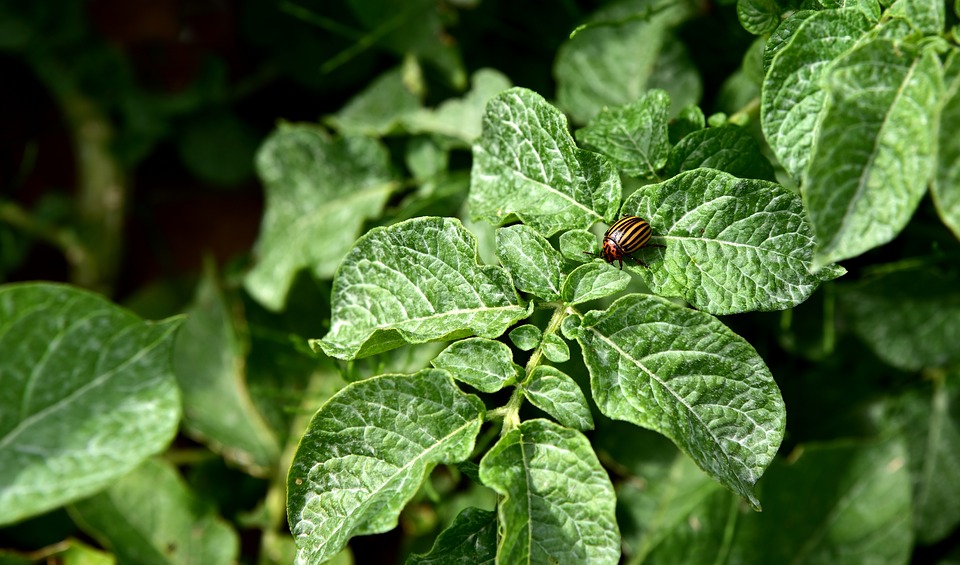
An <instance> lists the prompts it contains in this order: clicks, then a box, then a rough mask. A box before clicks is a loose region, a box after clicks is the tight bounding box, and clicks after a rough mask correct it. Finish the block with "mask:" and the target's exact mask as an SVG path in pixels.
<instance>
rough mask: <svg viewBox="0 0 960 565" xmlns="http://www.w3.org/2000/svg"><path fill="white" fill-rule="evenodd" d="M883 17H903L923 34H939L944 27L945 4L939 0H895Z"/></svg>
mask: <svg viewBox="0 0 960 565" xmlns="http://www.w3.org/2000/svg"><path fill="white" fill-rule="evenodd" d="M884 17H888V18H904V19H905V20H907V21H908V22H909V23H910V27H912V28H913V29H915V30H917V31H919V32H920V33H922V34H924V35H939V34H941V33H943V30H944V27H945V23H944V22H945V21H946V6H945V2H942V1H941V0H909V1H907V0H897V1H896V2H894V3H893V5H892V6H890V7H889V8H887V11H886V13H885V14H884Z"/></svg>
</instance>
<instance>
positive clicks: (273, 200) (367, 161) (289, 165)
mask: <svg viewBox="0 0 960 565" xmlns="http://www.w3.org/2000/svg"><path fill="white" fill-rule="evenodd" d="M257 170H258V172H259V173H260V178H261V179H262V180H263V182H264V184H265V185H266V198H267V209H266V212H265V214H264V216H263V224H262V226H261V228H260V236H259V239H258V240H257V255H258V260H257V264H256V266H255V267H254V268H253V270H252V271H250V273H249V274H248V275H247V278H246V280H245V281H244V284H245V286H246V288H247V290H248V291H249V292H250V294H251V295H253V296H254V297H255V298H256V299H257V301H258V302H260V303H261V304H263V305H264V306H266V307H267V308H269V309H271V310H280V309H281V308H282V307H283V304H284V301H285V300H286V297H287V292H288V291H289V289H290V285H291V284H293V279H294V277H295V276H296V274H297V271H299V270H300V269H303V268H309V269H310V270H311V271H312V272H313V274H314V275H316V276H317V277H320V278H329V277H330V276H331V275H333V273H334V270H335V269H336V268H337V265H339V264H340V261H341V259H343V256H344V255H346V253H347V251H349V250H350V246H351V245H353V242H354V240H355V239H356V238H357V236H358V235H359V234H360V229H361V227H362V226H363V222H364V220H366V219H367V218H375V217H377V216H379V215H380V211H381V210H382V209H383V205H384V204H385V203H386V201H387V197H388V196H389V195H390V193H391V192H392V190H393V189H394V176H393V172H392V171H391V168H390V158H389V155H388V154H387V150H386V148H385V147H384V146H383V145H381V144H380V143H378V142H377V141H375V140H373V139H369V138H365V137H350V138H343V139H331V138H330V137H329V136H328V135H327V134H326V133H325V132H324V130H323V129H321V128H319V127H316V126H310V125H292V124H289V125H282V126H281V127H280V129H278V130H277V131H275V132H274V133H273V134H272V135H271V136H270V137H269V138H267V140H266V141H265V142H264V144H263V146H262V147H261V148H260V153H259V154H258V155H257Z"/></svg>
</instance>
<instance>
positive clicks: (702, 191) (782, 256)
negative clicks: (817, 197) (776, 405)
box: [623, 169, 840, 314]
mask: <svg viewBox="0 0 960 565" xmlns="http://www.w3.org/2000/svg"><path fill="white" fill-rule="evenodd" d="M623 211H624V213H628V214H636V215H638V216H640V217H643V218H646V219H647V221H648V222H650V225H651V227H652V228H653V238H652V240H651V241H652V242H653V243H660V244H663V245H665V246H666V248H665V249H653V250H650V251H641V252H640V253H638V254H637V255H638V257H643V256H644V254H646V255H645V256H646V259H644V261H645V262H646V263H647V264H648V265H649V266H650V268H649V269H642V268H637V267H627V268H630V269H634V270H636V271H637V272H639V273H640V275H641V276H642V277H643V279H644V281H645V282H646V283H647V285H648V286H649V287H650V289H651V290H653V291H654V292H655V293H657V294H660V295H662V296H679V297H682V298H683V299H684V300H686V301H687V302H689V303H691V304H692V305H693V306H695V307H696V308H698V309H700V310H704V311H706V312H710V313H711V314H733V313H737V312H746V311H751V310H782V309H784V308H789V307H791V306H796V305H797V304H800V303H801V302H803V301H804V300H806V299H807V297H809V296H810V294H811V293H813V291H814V290H816V288H817V286H818V285H819V284H820V282H821V280H822V279H824V278H828V277H833V276H838V275H839V273H840V272H839V271H836V270H830V271H829V272H825V273H822V274H820V275H813V274H810V272H809V271H808V269H809V267H810V264H811V258H812V256H813V245H814V240H813V234H812V233H811V229H810V226H809V225H808V224H807V221H806V215H805V214H804V210H803V206H802V205H801V203H800V198H799V197H798V196H797V195H796V194H794V193H792V192H790V191H789V190H787V189H785V188H783V187H782V186H780V185H778V184H774V183H771V182H767V181H762V180H753V179H738V178H736V177H734V176H731V175H729V174H727V173H724V172H721V171H715V170H712V169H694V170H692V171H689V172H686V173H680V174H679V175H677V176H675V177H673V178H672V179H670V180H668V181H665V182H662V183H660V184H656V185H650V186H646V187H644V188H642V189H640V190H638V191H637V192H635V193H634V194H633V195H631V196H630V198H628V199H627V201H626V202H624V205H623ZM651 256H652V257H651ZM661 258H662V259H661Z"/></svg>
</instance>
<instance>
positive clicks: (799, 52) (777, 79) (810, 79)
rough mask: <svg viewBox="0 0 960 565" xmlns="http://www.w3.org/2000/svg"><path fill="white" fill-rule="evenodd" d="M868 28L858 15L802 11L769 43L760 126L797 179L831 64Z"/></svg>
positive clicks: (820, 108) (806, 157)
mask: <svg viewBox="0 0 960 565" xmlns="http://www.w3.org/2000/svg"><path fill="white" fill-rule="evenodd" d="M798 24H799V25H798ZM869 28H870V21H869V20H868V19H867V18H866V17H865V16H863V14H861V13H859V12H857V11H856V10H824V11H822V12H814V13H810V12H806V11H798V12H795V13H794V14H793V15H791V16H790V17H789V18H787V19H786V20H785V21H784V22H783V24H781V26H780V28H778V29H777V32H776V33H774V34H773V36H771V38H770V41H769V42H768V43H767V48H766V54H765V56H764V57H765V59H767V60H768V63H767V64H766V65H765V68H766V69H767V75H766V77H765V78H764V80H763V89H762V92H763V95H762V98H761V107H760V120H761V123H762V125H763V133H764V135H765V137H766V139H767V143H769V144H770V147H771V149H773V152H774V153H775V154H776V156H777V159H778V160H779V161H780V164H781V165H783V166H784V168H785V169H786V170H787V172H788V173H790V175H791V176H792V177H794V178H795V179H799V178H800V176H801V174H802V173H803V170H804V169H805V168H806V166H807V162H808V160H809V159H810V155H811V153H812V152H813V148H814V143H815V139H814V138H815V136H816V133H817V129H816V128H817V124H818V123H819V121H820V115H821V113H822V112H824V110H825V104H826V96H827V94H826V91H825V90H824V89H823V85H822V80H823V78H824V76H825V74H826V72H827V70H828V69H829V68H830V63H831V62H832V61H833V59H835V58H837V57H839V56H840V55H842V54H843V53H844V52H846V51H848V50H849V49H851V48H852V47H853V45H854V44H855V43H856V42H857V40H858V39H859V38H860V37H861V36H862V35H863V34H864V33H866V31H867V30H868V29H869ZM781 30H782V31H781ZM827 141H829V140H827Z"/></svg>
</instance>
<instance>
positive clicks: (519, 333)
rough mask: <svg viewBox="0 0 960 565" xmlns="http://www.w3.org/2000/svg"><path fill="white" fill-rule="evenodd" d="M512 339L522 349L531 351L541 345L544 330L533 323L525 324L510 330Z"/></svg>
mask: <svg viewBox="0 0 960 565" xmlns="http://www.w3.org/2000/svg"><path fill="white" fill-rule="evenodd" d="M509 336H510V341H512V342H513V344H514V345H516V346H517V349H519V350H520V351H530V350H531V349H533V348H535V347H537V346H538V345H540V340H541V339H543V332H542V331H541V330H540V328H538V327H537V326H534V325H533V324H524V325H522V326H517V327H515V328H513V329H512V330H510V334H509Z"/></svg>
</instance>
